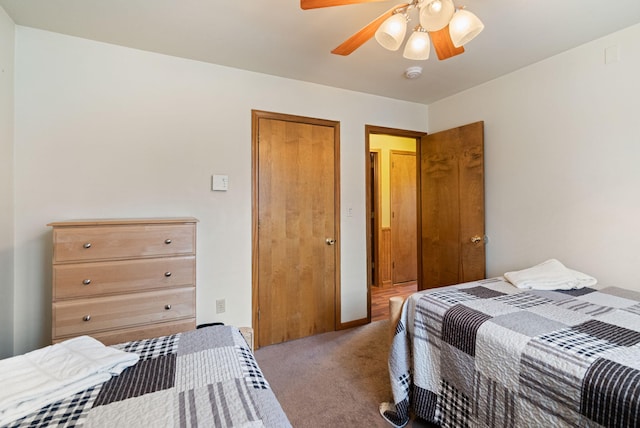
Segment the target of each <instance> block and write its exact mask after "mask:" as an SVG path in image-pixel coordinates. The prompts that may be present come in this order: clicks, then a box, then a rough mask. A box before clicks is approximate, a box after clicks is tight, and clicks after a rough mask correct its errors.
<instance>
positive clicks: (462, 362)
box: [380, 277, 640, 427]
mask: <svg viewBox="0 0 640 428" xmlns="http://www.w3.org/2000/svg"><path fill="white" fill-rule="evenodd" d="M399 318H400V319H399V321H398V323H397V325H396V328H395V334H394V335H393V339H392V345H391V351H390V355H389V372H390V377H391V383H392V391H393V399H394V402H393V403H382V404H381V406H380V412H381V414H382V415H383V417H384V418H385V419H386V420H387V421H388V422H390V423H391V424H392V425H394V426H404V425H405V424H407V422H408V421H409V419H410V416H411V415H412V414H413V415H415V416H417V417H419V418H422V419H424V420H427V421H430V422H432V423H436V424H438V425H440V426H442V427H467V426H469V427H493V426H500V427H542V426H554V427H563V426H567V427H568V426H580V427H600V426H606V427H638V426H640V293H638V292H635V291H631V290H626V289H622V288H616V287H606V288H601V287H598V289H595V288H592V287H585V288H581V289H576V290H561V291H548V290H522V289H518V288H516V287H514V286H513V285H512V284H511V283H509V282H507V281H506V280H505V278H504V277H497V278H492V279H485V280H480V281H475V282H470V283H465V284H458V285H454V286H448V287H443V288H438V289H432V290H428V291H422V292H419V293H416V294H414V295H412V296H410V297H409V298H408V299H407V300H406V302H405V303H404V305H403V306H402V312H401V314H400V317H399Z"/></svg>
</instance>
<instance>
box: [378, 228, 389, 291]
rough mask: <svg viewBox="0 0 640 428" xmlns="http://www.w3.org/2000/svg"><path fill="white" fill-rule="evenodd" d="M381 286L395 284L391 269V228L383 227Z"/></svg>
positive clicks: (380, 261) (381, 233)
mask: <svg viewBox="0 0 640 428" xmlns="http://www.w3.org/2000/svg"><path fill="white" fill-rule="evenodd" d="M379 252H380V258H379V259H378V261H379V265H380V276H379V278H380V286H381V287H382V288H387V287H391V286H393V277H392V269H391V228H390V227H383V228H382V229H381V230H380V248H379Z"/></svg>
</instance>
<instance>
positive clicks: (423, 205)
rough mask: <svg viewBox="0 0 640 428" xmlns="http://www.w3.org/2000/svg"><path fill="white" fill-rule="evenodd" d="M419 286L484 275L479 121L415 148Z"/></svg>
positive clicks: (431, 137)
mask: <svg viewBox="0 0 640 428" xmlns="http://www.w3.org/2000/svg"><path fill="white" fill-rule="evenodd" d="M419 151H420V194H419V204H420V213H421V215H420V217H419V221H420V223H419V229H420V253H421V254H420V275H421V278H420V281H419V282H420V288H421V289H426V288H433V287H440V286H444V285H451V284H457V283H461V282H467V281H474V280H477V279H482V278H484V277H485V274H486V273H485V272H486V271H485V247H484V234H485V231H484V123H483V122H476V123H472V124H470V125H465V126H461V127H459V128H454V129H450V130H446V131H442V132H437V133H434V134H430V135H427V136H425V137H423V138H422V141H421V144H420V148H419Z"/></svg>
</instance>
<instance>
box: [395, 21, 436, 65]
mask: <svg viewBox="0 0 640 428" xmlns="http://www.w3.org/2000/svg"><path fill="white" fill-rule="evenodd" d="M430 51H431V40H430V39H429V34H428V33H426V32H425V31H424V30H422V29H417V30H415V31H414V32H413V33H412V34H411V36H410V37H409V40H407V44H406V45H405V47H404V53H403V54H402V56H404V57H405V58H407V59H412V60H416V61H421V60H426V59H429V52H430Z"/></svg>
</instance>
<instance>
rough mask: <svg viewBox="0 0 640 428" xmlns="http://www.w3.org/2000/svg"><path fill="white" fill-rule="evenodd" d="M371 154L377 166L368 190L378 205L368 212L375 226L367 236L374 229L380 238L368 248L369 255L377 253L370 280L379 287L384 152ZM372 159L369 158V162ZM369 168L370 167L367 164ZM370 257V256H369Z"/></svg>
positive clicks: (374, 150) (377, 151)
mask: <svg viewBox="0 0 640 428" xmlns="http://www.w3.org/2000/svg"><path fill="white" fill-rule="evenodd" d="M369 153H375V154H376V156H375V164H374V166H373V169H374V170H375V174H373V183H371V186H373V189H369V188H367V195H368V196H370V194H371V193H375V200H376V204H375V206H373V207H371V211H367V218H371V217H369V213H371V212H373V222H374V224H373V226H371V224H369V226H368V228H367V234H368V233H369V231H370V230H371V229H374V230H375V232H376V236H377V237H378V245H375V243H373V244H372V245H373V246H374V248H373V249H371V248H368V247H367V254H371V253H370V252H369V251H374V252H375V260H376V261H377V263H375V265H374V266H373V269H370V270H369V272H372V271H374V270H375V274H374V278H373V279H372V280H371V279H370V280H369V281H370V282H369V283H370V284H371V285H375V286H378V287H381V286H382V283H381V281H380V244H379V243H380V239H381V233H380V227H381V221H380V216H381V215H382V201H381V200H380V199H381V196H382V193H381V190H380V173H381V171H382V169H381V168H382V166H381V163H380V162H381V159H382V150H380V149H370V150H369ZM370 159H371V158H370V157H369V160H370ZM367 166H369V165H368V164H367ZM369 177H371V174H369ZM370 192H371V193H370ZM367 257H369V256H367Z"/></svg>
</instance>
